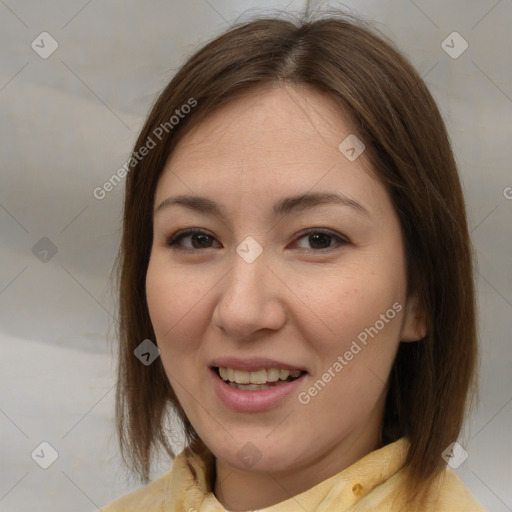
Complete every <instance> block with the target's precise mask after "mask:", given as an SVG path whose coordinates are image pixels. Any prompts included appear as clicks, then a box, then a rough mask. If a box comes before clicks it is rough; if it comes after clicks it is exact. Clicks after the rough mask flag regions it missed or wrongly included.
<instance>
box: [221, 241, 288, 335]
mask: <svg viewBox="0 0 512 512" xmlns="http://www.w3.org/2000/svg"><path fill="white" fill-rule="evenodd" d="M264 252H265V251H263V253H262V254H261V255H260V256H259V257H258V258H257V259H256V260H255V261H253V262H252V263H247V262H246V261H244V259H242V258H241V257H240V256H239V255H238V254H236V253H235V254H234V256H233V263H232V267H231V269H230V270H229V271H228V273H227V275H226V276H225V278H224V279H222V280H221V282H220V283H219V291H218V294H219V295H218V300H217V303H216V305H215V310H214V313H213V317H212V322H213V324H214V325H215V326H216V327H217V328H219V329H221V330H222V331H224V334H225V335H227V336H229V337H230V338H233V339H244V338H249V337H251V336H252V335H256V333H258V332H259V331H261V330H267V329H269V330H278V329H280V328H281V327H282V326H283V325H284V324H285V322H286V311H285V307H284V296H285V293H286V287H285V286H284V285H283V283H282V282H281V281H280V280H279V279H278V277H277V276H276V275H275V273H274V272H273V271H272V270H271V269H270V268H269V267H268V266H267V264H268V262H267V259H266V258H265V256H264Z"/></svg>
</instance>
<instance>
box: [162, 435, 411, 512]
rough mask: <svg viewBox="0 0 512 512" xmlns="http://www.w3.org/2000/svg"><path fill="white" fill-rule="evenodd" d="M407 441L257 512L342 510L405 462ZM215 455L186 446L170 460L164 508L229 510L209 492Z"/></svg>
mask: <svg viewBox="0 0 512 512" xmlns="http://www.w3.org/2000/svg"><path fill="white" fill-rule="evenodd" d="M408 448H409V442H408V441H407V440H406V439H405V438H401V439H399V440H398V441H395V442H394V443H390V444H388V445H386V446H384V447H382V448H379V449H378V450H375V451H373V452H371V453H369V454H368V455H366V456H365V457H363V458H362V459H360V460H358V461H357V462H355V463H354V464H352V465H351V466H349V467H347V468H345V469H344V470H342V471H341V472H340V473H338V474H336V475H334V476H332V477H330V478H328V479H326V480H324V481H323V482H320V483H319V484H317V485H315V486H314V487H312V488H311V489H308V490H307V491H304V492H303V493H300V494H298V495H296V496H293V497H292V498H289V499H288V500H286V501H282V502H280V503H277V504H275V505H272V506H270V507H267V508H265V509H260V512H289V511H290V510H302V509H304V510H308V511H315V512H320V511H324V510H325V511H332V512H345V511H347V510H349V509H350V508H351V507H353V506H354V504H356V503H357V502H358V501H359V500H361V499H362V498H364V497H365V496H367V495H368V494H370V493H371V492H372V491H373V490H374V489H375V488H376V487H378V486H380V485H381V484H383V483H384V482H386V481H387V480H389V479H390V478H391V477H393V476H394V475H395V474H396V473H397V472H399V471H400V469H401V468H402V467H403V466H404V464H405V459H406V456H407V450H408ZM213 468H214V458H213V455H212V454H211V453H209V452H208V453H205V454H202V455H198V454H195V453H192V452H191V451H190V450H189V449H188V448H185V450H183V451H182V452H181V453H180V454H179V455H178V456H177V457H176V458H175V459H174V462H173V466H172V469H171V474H170V479H169V487H168V491H169V492H167V493H166V501H165V506H164V511H175V510H176V511H178V510H180V511H181V510H184V511H187V510H196V511H197V512H229V511H226V509H225V508H224V507H223V506H222V504H221V503H220V502H219V501H218V500H217V498H216V497H215V495H214V494H213V492H212V487H211V478H212V474H213Z"/></svg>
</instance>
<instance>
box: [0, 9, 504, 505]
mask: <svg viewBox="0 0 512 512" xmlns="http://www.w3.org/2000/svg"><path fill="white" fill-rule="evenodd" d="M324 4H325V5H326V6H327V5H328V4H326V3H324ZM304 5H305V2H300V1H292V2H289V1H266V2H256V1H249V0H247V1H238V2H235V1H234V0H189V1H188V2H178V1H170V2H164V1H156V0H155V1H148V2H142V1H138V2H137V1H135V0H123V1H121V0H111V1H100V0H90V1H84V0H72V1H70V0H68V1H63V0H54V1H47V2H40V1H35V0H34V1H28V0H20V1H17V0H5V1H4V0H0V55H1V68H0V115H1V119H2V122H1V124H0V144H1V154H2V168H1V187H0V232H1V251H2V252H1V254H2V256H1V257H2V260H1V261H2V264H1V266H0V340H1V347H2V357H1V359H0V387H1V398H0V432H1V451H2V453H1V461H2V462H1V464H0V510H1V511H3V512H11V511H12V512H14V511H16V512H24V511H33V510H39V511H55V510H74V511H77V512H78V511H84V512H85V511H92V510H97V509H98V508H99V506H101V505H105V504H107V503H109V502H110V501H112V500H113V499H114V498H116V497H117V496H119V495H121V494H123V493H125V492H127V491H128V490H131V489H134V488H136V487H137V483H136V482H133V481H131V482H130V481H127V480H126V475H125V473H124V472H123V470H122V469H121V464H120V460H119V455H118V450H117V446H116V440H115V436H114V429H113V403H114V402H113V399H114V390H113V386H114V369H115V359H114V356H113V352H114V350H113V343H112V342H110V343H109V342H108V341H107V340H108V339H110V340H113V338H114V331H113V328H112V325H113V322H112V315H113V314H114V311H115V307H114V299H113V297H112V292H111V291H110V285H109V282H108V279H109V275H110V271H111V268H112V265H113V262H114V257H115V255H116V251H117V246H118V243H119V228H120V219H121V200H122V194H123V184H120V185H118V186H117V187H116V188H115V189H114V190H113V191H112V192H110V193H109V194H107V196H106V197H105V199H103V200H101V201H100V200H97V199H95V198H94V197H93V194H92V191H93V189H94V188H95V187H98V186H101V185H102V184H103V183H104V182H105V181H106V180H107V179H108V178H109V177H110V176H112V174H113V173H115V172H116V170H117V169H118V168H119V167H120V166H122V164H123V163H124V162H125V161H126V159H127V157H128V155H129V153H130V151H131V148H132V145H133V143H134V141H135V138H136V136H137V132H138V130H139V129H140V128H141V125H142V123H143V120H144V118H145V115H146V114H147V112H148V109H149V107H150V106H151V104H152V102H153V101H154V100H155V98H156V96H157V94H158V93H159V92H160V91H161V89H162V88H163V87H164V86H165V85H166V83H167V82H168V81H169V79H170V78H171V76H172V75H173V73H174V72H175V70H176V69H177V67H178V66H179V65H180V64H182V63H183V62H184V59H185V58H186V56H187V55H189V54H190V53H191V52H192V51H193V50H194V49H196V48H197V47H198V46H199V45H200V44H202V43H204V42H206V41H207V40H208V39H209V38H211V37H212V36H214V35H216V34H218V33H219V32H220V31H222V30H224V29H226V28H227V27H228V26H229V25H230V24H231V23H233V22H234V21H235V20H236V19H237V17H238V16H239V15H240V14H242V13H245V14H244V15H245V16H250V15H254V14H258V13H264V12H268V10H269V9H276V8H277V9H286V10H287V11H293V12H299V11H301V10H302V9H303V7H304ZM336 5H340V4H337V3H335V2H331V3H330V6H336ZM343 5H344V6H345V7H346V8H348V9H349V10H352V11H353V12H354V13H356V14H359V15H361V16H362V17H364V18H366V19H370V20H374V21H375V22H376V24H377V27H379V28H380V29H381V30H383V31H384V32H385V33H386V34H387V35H388V36H389V37H391V39H393V40H394V41H395V42H396V44H397V45H398V46H399V48H401V49H402V51H403V52H404V53H405V54H406V55H407V56H408V57H409V58H410V59H411V61H412V62H413V64H414V65H415V66H416V67H417V69H418V70H419V71H420V72H421V74H422V76H423V77H424V78H425V81H426V82H427V84H428V86H429V88H430V90H431V92H432V93H433V95H434V97H435V99H436V100H437V102H438V104H439V107H440V109H441V112H442V114H443V117H444V119H445V121H446V124H447V127H448V130H449V133H450V136H451V139H452V142H453V148H454V151H455V154H456V159H457V162H458V164H459V166H460V172H461V177H462V180H463V185H464V189H465V193H466V197H467V201H468V209H469V218H470V224H471V233H472V237H473V240H474V244H475V247H476V255H477V258H478V262H479V272H478V275H477V278H478V300H479V307H480V340H481V347H482V361H481V392H480V395H481V401H480V406H479V408H478V409H477V410H476V411H475V413H474V415H473V416H472V417H471V418H470V421H468V422H467V424H466V427H465V430H464V435H463V436H461V438H460V440H459V442H460V443H461V444H462V445H463V446H464V447H465V449H466V450H467V452H468V453H469V458H468V459H467V460H466V461H465V462H464V463H463V464H462V465H461V466H460V467H459V468H457V469H456V470H455V471H456V473H457V474H458V475H459V477H460V478H461V479H462V480H463V481H464V482H465V483H466V485H467V486H468V487H469V488H470V490H471V492H472V493H473V495H474V496H475V497H476V498H477V499H478V500H479V501H480V502H481V503H482V505H484V506H485V507H486V509H487V510H489V511H496V512H502V511H506V510H512V488H511V486H510V483H511V482H512V463H511V462H510V461H511V460H512V448H511V444H512V443H511V440H512V435H511V430H512V429H511V425H512V372H511V366H512V350H511V349H510V344H509V340H510V332H511V325H512V322H511V318H512V272H511V269H512V262H511V254H512V251H511V249H512V237H511V228H510V225H511V219H512V200H511V198H512V188H509V187H512V174H511V168H510V161H511V159H510V157H511V151H510V147H511V142H510V141H511V140H512V122H511V120H512V70H511V66H510V55H512V36H511V33H510V26H511V22H512V1H511V0H500V1H497V0H479V1H476V0H474V1H459V0H457V1H451V2H445V1H444V0H432V1H423V2H420V1H419V0H417V1H416V2H413V1H412V0H386V1H382V0H380V1H379V0H366V1H347V2H345V3H344V4H343ZM43 31H47V32H49V33H50V34H51V36H52V37H53V38H54V39H55V40H56V41H57V43H58V48H57V50H56V51H55V52H54V53H53V54H52V55H51V56H49V57H48V58H46V59H43V58H42V57H41V56H40V55H39V54H38V53H36V51H35V50H34V49H33V48H32V47H31V43H32V41H34V40H35V41H36V43H37V42H38V41H39V45H40V46H42V44H41V43H40V38H38V36H39V34H41V32H43ZM453 31H456V32H458V33H459V34H461V36H462V37H463V38H464V39H465V40H466V41H467V42H468V44H469V47H468V49H467V50H466V51H465V52H464V53H463V54H462V55H460V56H459V57H458V58H452V57H451V56H450V55H448V54H447V53H446V52H445V51H444V49H443V48H442V46H441V44H442V42H443V41H444V40H445V39H446V38H447V36H448V35H449V34H451V33H452V32H453ZM45 37H46V36H45ZM45 41H46V43H45V49H46V50H48V49H49V48H50V43H49V39H45ZM457 44H458V43H457ZM42 50H43V49H42V48H41V49H40V50H39V51H42ZM44 237H46V238H47V239H49V240H50V241H51V244H50V242H48V240H43V241H40V240H41V239H42V238H44ZM36 244H39V245H36ZM34 247H35V249H34ZM52 249H53V250H55V249H56V250H57V252H56V253H55V254H54V255H52ZM45 250H46V251H48V252H47V253H45V252H44V251H45ZM441 264H442V262H441ZM43 441H46V442H48V443H50V444H51V446H52V447H53V448H54V449H55V450H56V451H57V452H58V458H57V459H56V460H55V462H54V463H53V464H52V465H51V466H50V467H49V468H48V469H46V470H44V469H42V468H41V467H39V466H38V465H37V464H36V462H34V460H33V459H32V458H31V453H32V452H33V451H34V450H35V449H36V447H38V446H39V444H40V443H41V442H43ZM40 450H41V449H40V448H39V449H38V450H36V453H39V454H40V457H39V459H38V460H39V461H43V462H44V460H46V461H48V460H49V459H48V457H49V454H50V451H49V449H46V451H45V449H44V448H43V452H44V457H43V456H41V451H40ZM43 459H44V460H43ZM168 468H169V463H165V462H162V463H161V464H160V466H157V467H156V468H155V471H154V474H153V476H158V475H160V474H162V473H163V472H164V471H166V470H167V469H168Z"/></svg>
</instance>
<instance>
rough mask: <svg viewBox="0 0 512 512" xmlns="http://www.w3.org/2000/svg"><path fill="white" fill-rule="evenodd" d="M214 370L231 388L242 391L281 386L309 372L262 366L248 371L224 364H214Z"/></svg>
mask: <svg viewBox="0 0 512 512" xmlns="http://www.w3.org/2000/svg"><path fill="white" fill-rule="evenodd" d="M212 370H213V371H214V372H215V373H216V374H217V376H218V377H219V378H220V379H222V380H223V381H224V383H226V384H227V385H228V386H229V387H230V388H232V389H238V390H241V391H263V390H265V389H271V388H276V387H280V386H282V385H284V384H285V383H287V382H292V381H294V380H297V379H299V378H301V377H302V376H303V375H305V374H306V373H307V372H306V371H305V370H289V369H286V368H260V369H258V370H255V371H247V370H240V369H236V368H227V367H223V366H213V367H212Z"/></svg>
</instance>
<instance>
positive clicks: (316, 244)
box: [166, 228, 350, 252]
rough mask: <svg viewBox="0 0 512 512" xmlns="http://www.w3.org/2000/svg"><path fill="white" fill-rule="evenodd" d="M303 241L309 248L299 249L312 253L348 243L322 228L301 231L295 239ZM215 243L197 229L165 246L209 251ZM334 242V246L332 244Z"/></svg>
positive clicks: (170, 239) (172, 237) (188, 230)
mask: <svg viewBox="0 0 512 512" xmlns="http://www.w3.org/2000/svg"><path fill="white" fill-rule="evenodd" d="M186 239H190V244H191V245H190V244H187V245H186V246H184V245H183V244H182V243H181V242H182V241H183V240H186ZM302 239H305V240H306V243H307V244H309V246H310V247H300V246H299V248H301V249H307V250H313V251H316V252H318V251H326V250H332V249H333V248H335V247H336V245H337V246H343V245H348V244H349V243H350V242H349V241H348V240H347V239H346V238H345V237H343V236H341V235H338V234H337V233H335V232H334V231H331V230H328V229H323V228H310V229H309V230H307V231H303V232H302V233H301V236H299V238H297V239H296V242H295V243H296V244H297V243H298V241H300V240H302ZM214 241H215V237H214V236H212V235H210V234H208V233H206V232H205V231H202V230H199V229H193V228H189V229H184V230H183V231H178V232H177V233H175V234H174V235H172V236H171V237H170V238H169V239H168V240H167V241H166V245H167V246H168V247H172V248H175V249H185V250H187V249H189V250H194V249H209V248H211V247H214V246H213V245H212V243H213V242H214ZM333 242H334V244H333Z"/></svg>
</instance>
